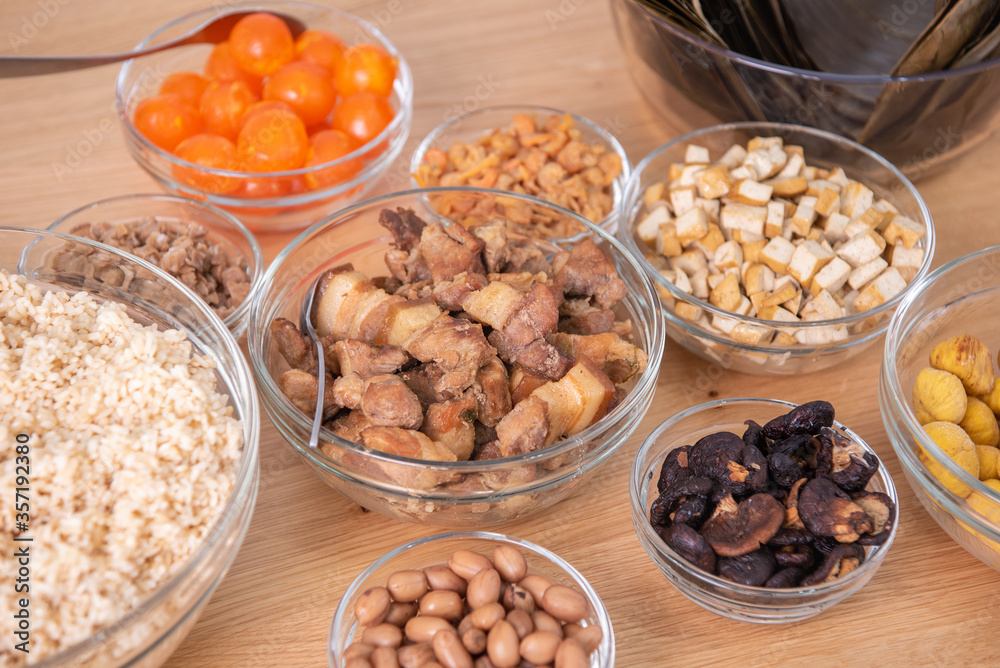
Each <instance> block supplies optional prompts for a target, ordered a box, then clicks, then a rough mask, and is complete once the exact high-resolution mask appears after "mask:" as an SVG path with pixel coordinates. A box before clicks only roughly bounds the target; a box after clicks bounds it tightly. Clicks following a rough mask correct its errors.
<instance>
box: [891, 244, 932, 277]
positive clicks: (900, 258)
mask: <svg viewBox="0 0 1000 668" xmlns="http://www.w3.org/2000/svg"><path fill="white" fill-rule="evenodd" d="M888 255H889V266H890V267H895V268H896V269H898V270H900V273H903V272H902V269H903V267H912V268H914V269H919V268H920V265H921V264H923V263H924V249H923V248H921V247H920V246H914V247H913V248H907V247H906V245H905V244H896V245H895V246H890V247H889V253H888ZM907 282H909V280H907Z"/></svg>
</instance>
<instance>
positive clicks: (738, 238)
mask: <svg viewBox="0 0 1000 668" xmlns="http://www.w3.org/2000/svg"><path fill="white" fill-rule="evenodd" d="M730 236H731V237H732V238H733V241H735V242H736V243H739V244H748V243H752V242H755V241H767V240H766V239H765V238H764V235H763V234H757V233H756V232H748V231H746V230H743V229H740V228H738V227H737V228H736V229H735V230H733V232H732V234H731V235H730Z"/></svg>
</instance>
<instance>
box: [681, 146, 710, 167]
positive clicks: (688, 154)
mask: <svg viewBox="0 0 1000 668" xmlns="http://www.w3.org/2000/svg"><path fill="white" fill-rule="evenodd" d="M684 162H685V163H688V164H690V163H692V162H697V163H701V164H705V165H707V164H708V163H709V162H711V159H710V158H709V153H708V149H707V148H705V147H704V146H698V145H697V144H688V146H687V149H686V150H685V151H684Z"/></svg>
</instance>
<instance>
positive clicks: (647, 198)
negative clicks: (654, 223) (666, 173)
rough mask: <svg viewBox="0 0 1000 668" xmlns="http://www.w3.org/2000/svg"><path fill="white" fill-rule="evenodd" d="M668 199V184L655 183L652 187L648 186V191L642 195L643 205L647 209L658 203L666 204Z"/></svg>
mask: <svg viewBox="0 0 1000 668" xmlns="http://www.w3.org/2000/svg"><path fill="white" fill-rule="evenodd" d="M666 199H667V184H666V183H654V184H652V185H649V186H646V190H645V191H643V193H642V203H643V204H645V205H646V206H647V207H649V208H652V206H653V205H654V204H656V203H657V202H665V201H666Z"/></svg>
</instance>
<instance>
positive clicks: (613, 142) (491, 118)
mask: <svg viewBox="0 0 1000 668" xmlns="http://www.w3.org/2000/svg"><path fill="white" fill-rule="evenodd" d="M517 114H527V115H529V116H533V117H534V118H535V119H536V120H537V121H539V122H541V121H542V120H544V119H545V118H548V117H549V116H552V115H554V114H555V115H559V116H563V115H568V116H570V117H571V118H572V119H573V128H574V129H576V130H579V131H580V140H581V141H583V142H586V143H587V144H589V145H597V146H601V147H603V148H604V149H605V151H609V152H613V153H615V154H617V155H618V157H619V158H620V159H621V164H622V170H621V173H620V174H619V175H618V177H617V178H616V179H615V180H614V182H613V183H612V184H611V196H612V209H611V211H610V212H609V213H608V214H607V215H606V216H605V217H604V218H603V219H602V220H594V221H591V222H593V223H596V224H597V225H598V226H600V227H602V228H604V229H605V230H607V231H608V232H611V233H612V234H614V232H615V230H616V229H617V228H618V216H619V208H618V207H619V205H620V202H621V199H622V193H623V192H624V189H625V183H626V182H627V181H628V178H629V175H630V174H631V171H632V166H631V163H630V162H629V159H628V154H626V153H625V149H624V147H622V145H621V142H619V141H618V139H617V138H616V137H615V136H614V135H613V134H611V132H609V131H608V130H606V129H605V128H603V127H601V126H600V125H598V124H596V123H594V122H593V121H591V120H589V119H587V118H584V117H583V116H578V115H577V114H572V113H569V112H567V111H561V110H559V109H551V108H549V107H538V106H529V105H500V106H495V107H483V108H482V109H475V110H473V111H468V112H465V113H463V114H459V115H457V116H454V117H452V118H449V119H448V120H446V121H445V122H444V123H442V124H441V125H439V126H437V127H436V128H434V129H433V130H431V132H430V133H429V134H428V135H427V136H426V137H424V139H423V141H422V142H420V146H418V147H417V150H416V151H414V152H413V157H412V158H411V159H410V174H411V181H412V182H413V185H414V187H418V186H424V185H426V184H421V183H418V182H417V180H416V179H415V178H413V177H412V175H414V174H416V172H417V169H418V168H419V167H420V165H421V164H422V163H423V162H424V156H426V155H427V152H428V151H429V150H431V149H432V148H438V149H441V150H442V151H445V152H446V153H447V152H448V149H449V148H450V147H451V146H452V144H454V143H455V142H463V143H471V144H474V143H475V142H476V140H477V139H479V138H480V137H483V136H486V135H489V134H490V133H491V132H492V131H494V130H499V129H502V128H509V127H510V126H511V124H512V122H513V120H514V116H515V115H517ZM469 185H475V184H469ZM491 187H492V186H491ZM539 197H540V198H541V199H546V200H547V198H546V197H545V196H544V195H539ZM577 213H580V212H579V211H577ZM575 234H578V233H575ZM575 234H566V235H559V234H552V235H551V236H565V237H574V236H575Z"/></svg>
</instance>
